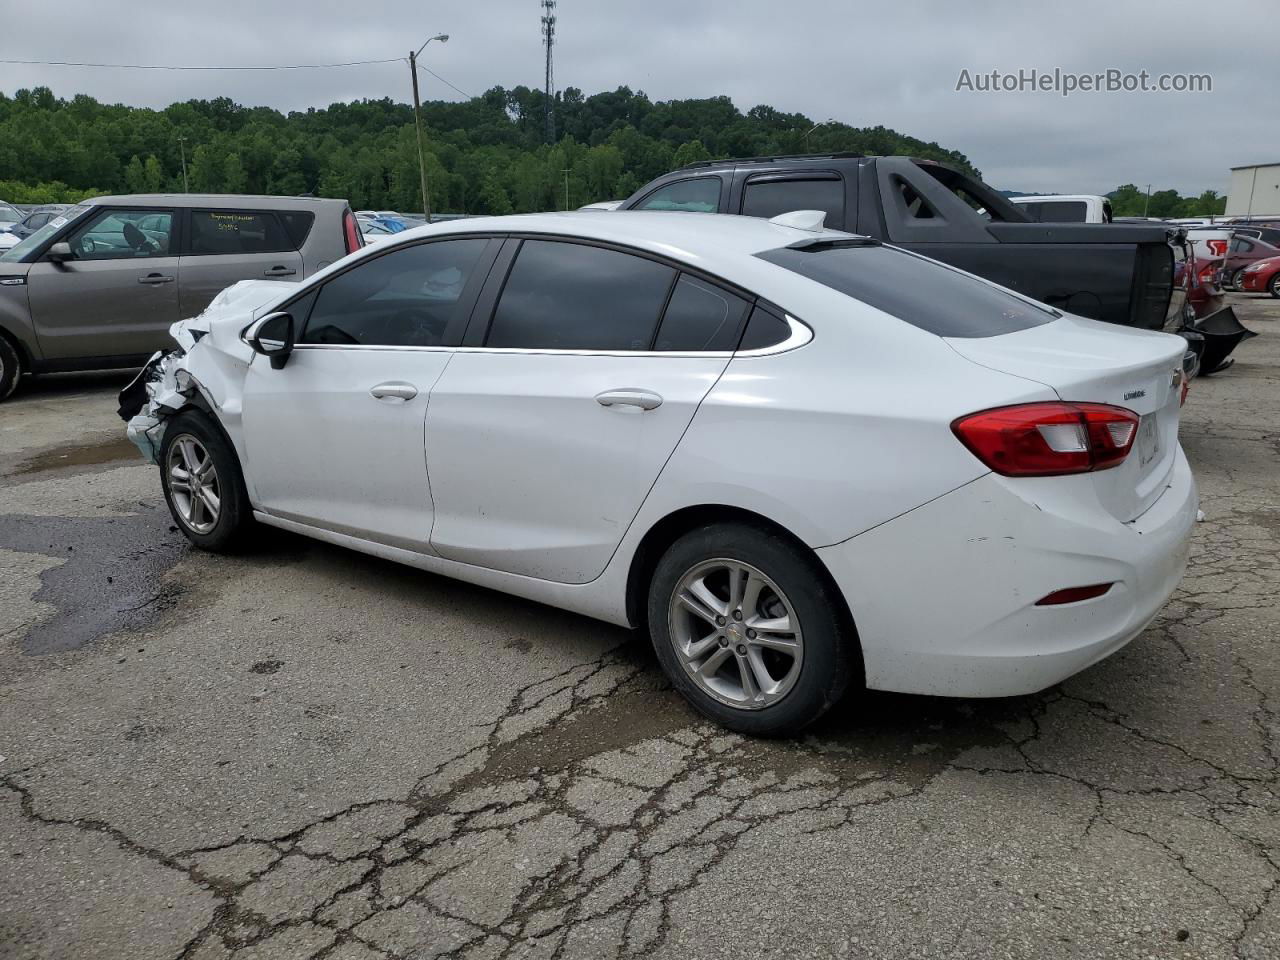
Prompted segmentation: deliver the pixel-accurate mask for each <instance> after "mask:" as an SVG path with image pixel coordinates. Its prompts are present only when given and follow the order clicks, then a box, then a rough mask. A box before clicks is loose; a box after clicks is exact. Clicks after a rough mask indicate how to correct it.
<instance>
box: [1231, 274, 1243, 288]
mask: <svg viewBox="0 0 1280 960" xmlns="http://www.w3.org/2000/svg"><path fill="white" fill-rule="evenodd" d="M1231 286H1232V287H1234V288H1235V291H1236V293H1243V292H1244V270H1243V268H1242V269H1240V270H1237V271H1236V272H1235V273H1233V274H1232V275H1231Z"/></svg>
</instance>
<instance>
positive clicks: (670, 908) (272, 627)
mask: <svg viewBox="0 0 1280 960" xmlns="http://www.w3.org/2000/svg"><path fill="white" fill-rule="evenodd" d="M1233 299H1234V302H1235V303H1236V304H1237V309H1238V311H1239V314H1240V316H1241V317H1242V318H1243V319H1244V320H1245V322H1246V323H1248V324H1249V325H1250V326H1252V328H1253V329H1255V330H1257V331H1258V332H1259V334H1260V336H1259V337H1258V338H1257V339H1255V340H1252V341H1250V342H1248V343H1246V344H1244V345H1243V346H1242V347H1241V348H1240V350H1239V351H1238V355H1239V362H1238V363H1237V364H1236V366H1235V367H1234V368H1233V369H1231V370H1230V371H1228V372H1226V373H1224V374H1222V375H1220V376H1216V377H1213V378H1210V379H1205V380H1198V381H1196V382H1195V384H1194V385H1193V388H1192V393H1191V397H1190V400H1189V402H1188V406H1187V407H1186V408H1185V412H1184V421H1183V431H1182V436H1183V443H1184V446H1185V447H1186V450H1187V453H1188V455H1189V456H1190V459H1191V462H1192V464H1193V466H1194V468H1195V470H1196V473H1197V476H1198V479H1199V483H1200V486H1201V496H1202V501H1203V503H1202V506H1203V508H1204V511H1205V514H1206V521H1205V522H1204V523H1202V524H1199V525H1198V526H1197V530H1196V537H1195V544H1194V548H1193V552H1192V559H1191V564H1190V569H1189V573H1188V576H1187V578H1186V580H1185V581H1184V583H1183V585H1182V587H1181V589H1180V590H1179V592H1178V593H1177V595H1176V596H1175V598H1174V600H1173V601H1172V602H1171V603H1170V605H1169V607H1168V608H1167V609H1166V610H1165V611H1164V613H1163V614H1162V615H1161V616H1160V618H1159V619H1158V620H1157V621H1156V622H1155V624H1153V626H1152V627H1151V628H1150V629H1149V630H1148V631H1147V632H1146V633H1145V634H1144V635H1143V636H1141V637H1140V638H1138V639H1137V640H1135V641H1134V642H1133V643H1132V644H1130V645H1129V647H1128V648H1126V649H1125V650H1124V651H1123V652H1121V653H1120V654H1118V655H1117V656H1115V657H1112V658H1111V659H1109V660H1107V661H1104V662H1103V663H1101V664H1099V665H1097V666H1095V667H1093V668H1091V669H1090V670H1088V671H1086V672H1085V673H1083V674H1081V675H1079V676H1078V677H1075V678H1073V679H1072V680H1070V681H1068V682H1067V683H1065V684H1062V685H1061V686H1059V687H1056V688H1053V689H1051V690H1048V691H1046V692H1044V693H1042V694H1039V695H1036V696H1032V697H1024V698H1019V699H1013V700H996V701H978V700H968V701H966V700H937V699H927V698H919V697H906V696H892V695H885V694H868V695H865V696H863V697H861V698H854V699H852V700H851V701H850V702H848V703H847V704H845V705H844V706H842V707H841V708H839V709H838V710H836V711H835V712H833V714H832V715H830V716H829V717H827V718H826V719H824V721H823V722H822V723H821V724H820V725H819V726H817V727H815V728H814V729H813V730H811V731H810V733H809V734H808V735H807V736H806V737H804V738H803V739H801V740H797V741H772V742H763V741H752V740H748V739H744V738H742V737H739V736H734V735H728V734H726V733H724V732H723V731H722V730H720V729H718V728H715V727H712V726H709V725H707V724H706V723H703V722H701V721H700V720H699V719H698V717H696V716H695V715H694V714H693V713H692V712H691V711H690V710H689V709H687V708H686V707H685V706H684V705H683V703H682V702H681V701H680V700H679V698H678V697H677V696H676V695H675V694H674V693H673V692H672V691H671V690H670V689H669V687H668V686H667V684H666V683H665V682H664V681H663V679H662V676H661V674H660V672H659V670H658V667H657V664H656V661H655V660H654V658H653V655H652V654H651V652H650V651H649V650H648V649H647V646H646V643H645V642H641V641H639V640H637V639H636V638H634V637H632V636H631V635H630V634H628V633H627V632H626V631H622V630H618V629H616V628H612V627H609V626H606V625H603V624H599V623H596V622H593V621H589V620H585V619H582V618H579V617H575V616H572V615H569V614H565V613H560V612H557V611H554V610H551V609H548V608H545V607H540V606H537V605H534V604H530V603H526V602H523V601H520V600H516V599H513V598H509V597H505V596H502V595H499V594H494V593H490V592H486V591H484V590H480V589H477V588H472V587H469V586H465V585H462V584H458V583H454V582H451V581H447V580H442V579H438V578H434V577H430V576H427V575H425V574H422V573H419V572H417V571H413V570H409V569H407V568H400V567H396V566H394V565H391V564H388V563H383V562H381V561H377V560H373V559H370V558H366V557H362V556H359V555H356V554H353V553H348V552H344V551H342V550H339V549H337V548H331V547H329V546H326V545H323V544H319V543H313V542H310V541H306V540H302V539H300V538H296V537H290V536H286V535H284V534H274V533H273V534H271V535H269V536H268V537H265V538H263V542H262V543H261V544H260V545H258V546H257V547H255V548H254V549H253V550H252V551H250V552H248V553H246V554H244V555H241V556H236V557H214V556H210V555H206V554H199V553H196V552H193V551H191V550H189V549H187V547H186V546H185V545H184V541H183V540H182V538H181V537H180V535H179V534H178V533H177V532H176V531H175V530H174V529H173V528H172V525H171V523H170V521H169V518H168V516H167V514H166V513H165V512H164V510H163V506H162V502H161V499H160V489H159V482H158V479H157V477H156V475H155V471H154V468H152V467H149V466H147V465H145V464H143V463H142V462H141V460H140V459H139V458H137V457H136V455H135V454H134V452H133V449H132V447H130V446H129V445H128V444H127V443H122V442H121V437H122V432H121V431H122V425H121V424H120V422H119V420H118V419H116V418H115V414H114V409H113V408H114V404H113V396H114V392H115V390H116V389H118V387H119V386H120V385H121V383H122V381H123V379H126V378H122V377H121V376H118V375H91V376H85V375H78V376H67V377H47V378H43V379H41V380H38V381H35V382H32V383H29V384H27V385H26V386H25V387H24V388H23V389H22V391H21V392H20V393H19V394H18V395H17V396H15V397H14V398H13V400H11V401H10V402H8V403H5V404H4V405H3V406H0V757H2V759H0V957H3V958H4V960H27V958H41V960H45V958H64V957H65V958H76V960H86V958H97V957H104V958H106V957H109V958H128V960H144V958H161V960H169V958H190V960H221V958H229V957H235V958H237V960H267V958H290V960H291V958H307V957H317V958H330V960H359V958H377V957H395V958H429V957H459V958H468V960H481V958H505V957H530V958H533V957H547V958H610V957H626V956H644V957H663V958H686V957H691V956H697V957H700V958H715V957H726V958H729V957H732V958H741V957H753V956H766V957H805V958H809V957H839V958H861V957H894V958H901V957H964V958H969V957H982V958H987V957H1001V958H1005V957H1008V958H1022V957H1026V958H1066V957H1072V958H1075V957H1135V958H1146V957H1160V958H1165V957H1178V958H1181V957H1213V958H1219V957H1242V958H1243V957H1247V958H1275V957H1278V956H1280V897H1277V895H1276V885H1277V880H1278V879H1280V796H1278V794H1277V771H1278V769H1280V766H1278V764H1280V744H1278V742H1277V740H1278V737H1280V723H1278V720H1277V713H1276V711H1277V710H1278V709H1280V661H1278V659H1277V656H1276V649H1277V647H1276V638H1277V633H1278V629H1280V604H1278V603H1277V585H1278V584H1280V549H1277V546H1278V544H1277V541H1278V540H1280V395H1278V393H1277V387H1278V386H1280V322H1278V321H1280V301H1275V300H1271V299H1269V298H1265V297H1256V296H1251V295H1245V296H1236V297H1234V298H1233Z"/></svg>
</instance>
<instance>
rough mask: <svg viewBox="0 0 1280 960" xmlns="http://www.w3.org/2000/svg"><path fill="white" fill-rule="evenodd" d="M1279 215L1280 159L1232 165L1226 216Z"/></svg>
mask: <svg viewBox="0 0 1280 960" xmlns="http://www.w3.org/2000/svg"><path fill="white" fill-rule="evenodd" d="M1259 215H1273V216H1280V163H1259V164H1255V165H1253V166H1251V167H1232V168H1231V186H1230V187H1228V188H1227V216H1229V217H1246V216H1255V217H1256V216H1259Z"/></svg>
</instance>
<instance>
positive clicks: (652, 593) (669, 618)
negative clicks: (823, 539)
mask: <svg viewBox="0 0 1280 960" xmlns="http://www.w3.org/2000/svg"><path fill="white" fill-rule="evenodd" d="M842 610H843V607H842V606H841V600H840V598H839V597H838V596H837V595H836V594H835V590H834V587H833V585H832V584H831V582H830V578H829V577H828V576H827V575H826V573H825V571H824V570H823V569H822V568H821V566H820V564H819V562H818V561H817V559H816V558H815V557H813V555H812V554H811V553H809V552H808V551H806V550H804V548H803V547H802V546H800V545H799V544H796V543H793V542H792V541H790V540H789V539H787V538H786V537H783V536H781V535H779V534H777V533H775V532H773V531H770V530H767V529H764V528H763V527H754V526H751V525H747V524H716V525H711V526H706V527H702V528H700V529H697V530H694V531H692V532H690V533H688V534H686V535H685V536H684V537H682V538H680V539H679V540H677V541H676V542H675V543H674V544H672V546H671V547H670V548H669V549H668V550H667V552H666V554H665V555H664V556H663V557H662V559H661V560H660V561H659V562H658V565H657V568H656V570H655V572H654V576H653V580H652V582H651V584H650V589H649V608H648V613H649V629H650V632H651V633H652V635H653V642H654V649H655V650H656V652H657V654H658V659H659V660H660V661H661V662H662V665H663V668H664V669H665V670H666V672H667V674H668V676H669V677H670V678H671V681H672V684H673V685H674V686H675V687H676V689H677V690H679V691H680V693H681V694H683V695H684V696H685V697H686V698H687V699H688V700H689V702H690V703H691V704H693V706H694V707H696V708H697V709H698V710H699V711H701V712H702V713H703V714H705V715H707V716H708V717H710V718H712V719H713V720H716V721H717V722H719V723H721V724H723V725H725V726H727V727H729V728H731V729H734V730H737V731H740V732H742V733H749V734H756V735H762V736H770V735H782V734H789V733H794V732H796V731H798V730H800V729H801V728H803V727H804V726H806V725H808V724H809V723H812V722H813V721H814V720H816V719H817V718H818V717H819V716H821V715H822V714H823V713H824V712H826V710H827V709H828V708H829V707H830V706H831V705H832V704H833V703H835V702H836V700H838V699H839V697H840V695H841V693H842V692H843V691H844V689H845V687H846V686H847V684H848V682H849V680H850V677H851V676H852V675H853V673H854V669H853V668H854V664H855V662H856V661H857V654H858V650H857V640H856V638H855V637H853V636H851V635H849V633H850V632H849V631H848V630H847V628H846V625H845V623H844V618H843V617H842V615H841V611H842Z"/></svg>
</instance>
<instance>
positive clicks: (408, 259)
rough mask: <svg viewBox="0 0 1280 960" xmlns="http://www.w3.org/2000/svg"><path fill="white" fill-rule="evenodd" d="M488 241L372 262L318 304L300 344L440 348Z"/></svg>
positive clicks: (437, 245) (415, 249)
mask: <svg viewBox="0 0 1280 960" xmlns="http://www.w3.org/2000/svg"><path fill="white" fill-rule="evenodd" d="M487 244H488V241H487V240H484V239H482V238H466V239H459V240H441V241H436V242H434V243H420V244H415V245H414V246H411V247H402V248H400V249H399V250H393V251H392V252H390V253H387V254H385V255H383V256H380V257H373V258H371V259H369V260H366V261H364V262H363V263H361V264H359V265H357V266H355V267H353V268H352V269H350V270H348V271H347V272H346V273H342V274H339V275H338V276H336V277H334V278H333V279H332V280H330V281H329V282H328V283H326V284H325V285H324V286H323V287H321V288H320V293H319V295H318V296H317V297H316V303H315V306H314V307H313V308H312V310H311V316H310V318H309V319H308V320H307V326H306V329H305V330H304V331H303V335H302V337H300V338H299V340H298V342H299V343H323V344H341V345H344V346H379V347H438V346H440V345H442V344H443V343H444V342H445V334H446V331H447V330H449V328H450V327H451V326H453V325H455V324H460V323H461V321H462V320H463V318H462V316H461V311H462V310H463V309H464V308H465V306H466V303H467V301H465V300H464V299H463V292H464V290H465V289H466V286H467V281H468V280H469V279H470V278H471V276H472V274H473V273H474V272H475V267H476V264H477V263H478V262H479V260H480V257H481V255H482V254H483V253H484V249H485V246H486V245H487Z"/></svg>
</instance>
